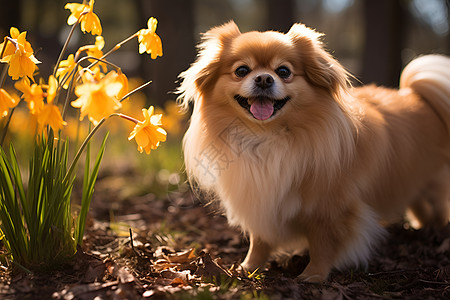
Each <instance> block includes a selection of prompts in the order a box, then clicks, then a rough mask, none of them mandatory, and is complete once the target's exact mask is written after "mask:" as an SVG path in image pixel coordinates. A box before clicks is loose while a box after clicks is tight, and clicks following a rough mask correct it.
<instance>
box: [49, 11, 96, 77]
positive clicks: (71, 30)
mask: <svg viewBox="0 0 450 300" xmlns="http://www.w3.org/2000/svg"><path fill="white" fill-rule="evenodd" d="M87 13H88V12H87V11H86V12H82V13H81V15H80V17H79V18H78V20H77V22H76V23H75V24H73V25H72V28H71V29H70V32H69V35H68V36H67V39H66V42H65V43H64V46H63V48H62V50H61V52H60V53H59V57H58V60H57V61H56V65H55V68H54V69H53V76H54V77H56V71H57V70H58V67H59V63H60V62H61V60H62V59H63V57H64V54H65V52H66V50H67V47H68V46H69V42H70V39H71V38H72V35H73V33H74V31H75V28H76V27H77V26H78V24H79V23H80V20H81V18H82V17H83V16H84V15H85V14H87Z"/></svg>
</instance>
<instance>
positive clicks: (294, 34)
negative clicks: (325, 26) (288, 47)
mask: <svg viewBox="0 0 450 300" xmlns="http://www.w3.org/2000/svg"><path fill="white" fill-rule="evenodd" d="M287 35H288V36H289V37H290V38H291V40H292V41H293V43H294V45H295V46H296V47H297V49H298V53H299V58H300V59H301V64H302V66H303V68H304V71H305V76H306V78H307V79H308V81H309V82H310V83H311V84H313V85H315V86H318V87H320V88H323V89H324V90H326V91H327V92H329V93H330V94H331V95H333V96H339V95H340V93H341V92H342V90H346V89H347V88H348V87H349V86H350V81H349V76H350V75H349V73H348V72H347V71H346V70H345V69H344V68H343V67H342V66H341V64H339V63H338V62H337V61H336V60H335V59H334V58H333V57H332V56H331V55H330V54H329V53H328V52H327V51H325V49H324V48H323V44H322V42H321V41H320V38H321V37H322V36H323V34H321V33H318V32H317V31H315V30H313V29H311V28H308V27H306V26H305V25H303V24H294V25H293V26H292V27H291V29H290V30H289V32H288V33H287Z"/></svg>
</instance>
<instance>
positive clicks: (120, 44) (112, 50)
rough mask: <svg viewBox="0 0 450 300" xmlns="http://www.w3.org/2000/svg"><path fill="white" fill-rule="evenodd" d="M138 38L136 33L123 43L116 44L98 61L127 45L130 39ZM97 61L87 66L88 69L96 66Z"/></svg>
mask: <svg viewBox="0 0 450 300" xmlns="http://www.w3.org/2000/svg"><path fill="white" fill-rule="evenodd" d="M137 36H138V32H136V33H135V34H133V35H130V36H129V37H127V38H126V39H124V40H123V41H121V42H120V43H118V44H116V45H115V46H114V47H113V48H112V49H111V50H109V51H108V52H106V53H105V54H104V55H103V56H102V57H100V59H105V58H106V57H108V56H109V55H110V54H111V53H113V52H115V51H117V50H119V49H120V48H121V47H122V46H123V45H124V44H126V43H128V42H129V41H131V40H132V39H134V38H135V37H137ZM98 63H99V61H96V62H93V63H92V64H90V65H89V66H88V68H92V67H93V66H95V65H96V64H98Z"/></svg>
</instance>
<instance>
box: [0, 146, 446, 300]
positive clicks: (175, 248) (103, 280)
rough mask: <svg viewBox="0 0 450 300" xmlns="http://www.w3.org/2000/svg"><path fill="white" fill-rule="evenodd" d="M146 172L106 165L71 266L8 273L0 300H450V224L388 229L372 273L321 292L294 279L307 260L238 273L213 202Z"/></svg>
mask: <svg viewBox="0 0 450 300" xmlns="http://www.w3.org/2000/svg"><path fill="white" fill-rule="evenodd" d="M133 147H134V146H133ZM158 151H159V150H158ZM162 151H165V152H167V151H169V150H168V149H166V150H164V148H163V149H162ZM158 155H162V154H157V152H156V151H155V156H156V158H158V157H157V156H158ZM158 159H163V157H160V158H158ZM152 164H154V163H148V164H147V167H149V168H150V165H152ZM175 165H176V163H175V162H174V166H173V167H172V169H173V170H174V169H176V168H177V167H176V166H175ZM145 166H146V163H143V167H142V166H141V167H139V168H137V167H135V166H134V165H133V164H132V163H129V162H128V163H127V162H124V161H123V160H120V161H114V160H111V159H109V160H107V161H105V163H104V166H103V167H104V168H103V171H102V173H101V174H100V177H99V180H98V182H97V185H96V191H95V195H94V199H93V202H92V204H91V211H90V217H89V220H88V224H87V226H86V233H85V239H84V244H83V247H82V249H79V251H78V254H77V256H76V257H75V259H74V261H73V262H71V263H69V264H67V265H65V266H63V267H62V268H60V269H58V270H56V271H52V272H50V273H48V272H42V273H40V274H39V273H34V274H27V273H24V272H21V271H20V270H13V271H11V270H8V269H6V268H3V269H1V270H0V298H1V299H94V298H95V299H146V298H150V299H192V298H194V299H254V298H256V299H449V298H450V226H447V227H446V228H445V229H444V230H443V231H440V232H431V231H428V230H413V229H407V228H408V226H407V225H408V224H407V223H405V224H397V225H395V226H392V227H390V228H389V232H390V235H389V237H388V238H387V239H386V240H385V241H384V242H383V243H382V245H380V247H379V250H378V252H377V253H376V254H375V255H374V257H373V259H372V260H371V262H370V264H369V266H368V268H367V270H347V271H345V272H339V271H334V272H333V273H332V274H331V276H330V278H329V281H327V282H325V283H323V284H309V283H303V282H300V281H299V280H298V279H296V277H297V276H298V275H299V274H300V273H301V272H302V270H303V268H304V267H305V266H306V264H307V263H308V256H307V254H305V255H304V256H294V257H292V258H290V259H289V260H288V261H287V262H285V263H284V264H281V263H277V262H274V261H272V262H270V263H268V264H267V265H266V268H264V269H262V270H260V271H259V272H257V273H255V274H242V273H240V272H238V271H237V270H236V266H237V265H238V264H239V263H240V262H241V261H242V259H243V258H244V256H245V253H246V251H247V248H248V241H247V239H246V238H245V237H244V236H242V235H241V234H240V232H239V231H238V230H236V229H233V228H230V227H229V226H228V225H227V222H226V219H225V217H223V216H222V215H221V214H220V212H219V210H218V209H217V207H216V206H215V205H214V204H208V202H207V201H205V200H204V199H200V200H199V199H198V197H196V196H195V195H194V194H193V193H192V192H191V191H190V189H189V188H188V186H187V185H186V184H185V183H184V179H183V176H182V175H177V173H176V172H173V170H168V169H160V170H159V171H158V172H153V173H152V172H148V174H147V175H145V173H146V172H145ZM169 169H170V168H169ZM146 176H147V177H148V178H147V177H146ZM151 182H153V183H154V184H150V183H151ZM144 183H145V184H144ZM142 185H145V186H142ZM149 190H151V191H152V192H149Z"/></svg>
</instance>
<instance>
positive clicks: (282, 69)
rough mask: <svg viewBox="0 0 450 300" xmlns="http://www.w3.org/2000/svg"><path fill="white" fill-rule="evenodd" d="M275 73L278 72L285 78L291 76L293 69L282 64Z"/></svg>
mask: <svg viewBox="0 0 450 300" xmlns="http://www.w3.org/2000/svg"><path fill="white" fill-rule="evenodd" d="M275 73H277V75H278V76H279V77H280V78H283V79H287V78H289V76H291V74H292V73H291V70H289V68H288V67H285V66H281V67H279V68H278V69H276V70H275Z"/></svg>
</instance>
